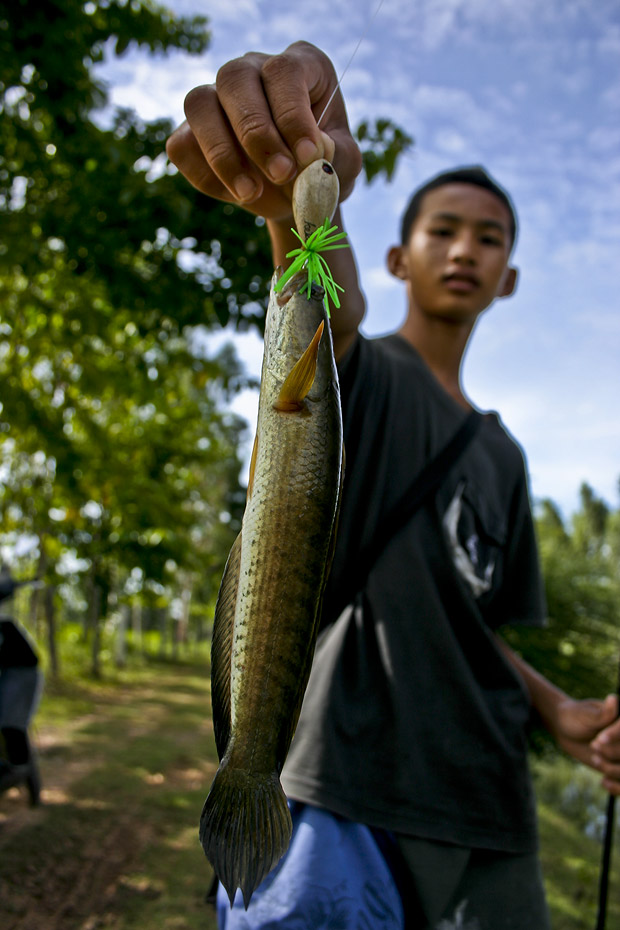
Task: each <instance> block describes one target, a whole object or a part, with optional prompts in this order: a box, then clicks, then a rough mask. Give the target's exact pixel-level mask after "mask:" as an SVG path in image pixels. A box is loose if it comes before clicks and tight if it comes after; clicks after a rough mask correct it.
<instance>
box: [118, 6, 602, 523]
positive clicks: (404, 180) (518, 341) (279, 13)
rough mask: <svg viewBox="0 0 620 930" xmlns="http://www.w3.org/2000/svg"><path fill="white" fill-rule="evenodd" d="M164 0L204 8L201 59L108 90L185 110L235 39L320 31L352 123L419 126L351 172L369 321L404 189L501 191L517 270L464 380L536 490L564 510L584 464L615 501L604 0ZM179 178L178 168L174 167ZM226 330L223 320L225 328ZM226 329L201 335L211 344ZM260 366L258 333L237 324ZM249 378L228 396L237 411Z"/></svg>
mask: <svg viewBox="0 0 620 930" xmlns="http://www.w3.org/2000/svg"><path fill="white" fill-rule="evenodd" d="M378 4H379V0H341V2H340V3H337V2H334V0H311V2H310V0H295V2H291V0H287V2H284V0H226V2H224V0H168V2H167V3H166V4H165V5H166V6H168V8H169V9H171V10H172V11H173V12H174V13H176V14H182V15H191V14H203V15H206V16H207V17H208V18H209V22H210V28H211V31H212V41H211V43H210V46H209V49H208V50H207V51H206V52H205V53H204V54H202V55H201V56H198V57H189V56H187V55H184V54H181V53H174V54H172V55H169V56H167V57H165V58H164V57H156V58H153V57H149V56H148V55H147V54H146V53H142V52H139V51H136V50H131V51H130V52H129V53H127V54H126V55H125V56H124V57H123V58H121V59H108V60H107V62H106V64H105V65H103V66H101V67H100V70H99V76H100V77H103V78H104V79H105V80H106V81H107V82H108V85H109V90H110V94H111V100H112V102H113V103H114V104H118V105H122V106H131V107H133V108H134V109H135V110H136V111H137V112H138V114H139V115H140V116H141V117H143V118H144V119H147V120H148V119H155V118H159V117H170V118H172V119H173V120H175V121H176V122H180V121H181V120H182V119H183V99H184V97H185V94H186V93H187V92H188V91H189V90H191V88H192V87H194V86H196V85H198V84H205V83H211V82H212V81H213V80H214V78H215V74H216V73H217V70H218V68H219V67H220V66H221V65H222V64H224V63H225V62H226V61H228V60H230V59H231V58H235V57H237V56H239V55H242V54H243V53H244V52H246V51H254V50H258V51H265V52H279V51H282V50H283V49H284V48H286V46H287V45H289V44H290V43H291V42H293V41H295V40H297V39H305V40H307V41H310V42H313V43H314V44H315V45H318V46H320V47H321V48H322V49H323V50H324V51H325V52H326V53H327V54H328V55H329V56H330V58H331V59H332V61H333V63H334V66H335V68H336V72H337V73H338V74H339V75H340V74H341V73H342V71H343V69H344V68H345V66H346V64H347V63H348V61H349V59H350V58H351V55H352V53H353V51H354V48H355V46H356V45H357V43H358V41H359V40H360V38H362V41H361V44H360V46H359V49H358V51H357V53H356V54H355V57H354V59H353V62H352V64H351V65H350V67H349V69H348V70H347V72H346V74H345V75H344V77H343V81H342V91H343V94H344V97H345V100H346V103H347V109H348V114H349V120H350V122H351V124H352V125H353V126H355V125H357V124H358V123H359V122H360V121H361V120H362V119H365V118H376V117H382V116H383V117H389V118H391V119H392V120H394V121H395V122H396V123H398V124H399V125H400V126H402V127H403V129H405V130H406V131H407V132H408V133H409V134H410V135H412V136H413V137H414V139H415V145H414V147H413V148H412V149H411V151H410V152H409V153H407V154H406V155H405V156H404V157H403V158H402V159H401V162H400V165H399V168H398V171H397V173H396V176H395V178H394V180H393V181H392V182H391V183H386V182H383V181H379V182H375V183H373V184H372V185H366V184H365V183H364V182H363V181H362V180H360V181H359V182H358V185H357V187H356V189H355V191H354V193H353V194H352V196H351V197H350V199H349V200H348V201H347V202H346V204H345V207H344V219H345V224H346V228H347V231H348V233H349V238H350V240H351V243H352V244H353V246H354V249H355V252H356V255H357V259H358V264H359V267H360V273H361V279H362V286H363V289H364V291H365V294H366V297H367V301H368V312H367V316H366V319H365V322H364V325H363V331H364V332H365V334H367V335H369V336H374V335H379V334H382V333H386V332H389V331H391V330H393V329H396V328H398V326H399V325H400V323H401V321H402V320H403V318H404V314H405V294H404V290H403V288H402V284H401V283H399V282H397V281H396V280H395V279H393V278H391V277H390V276H389V274H388V272H387V271H386V270H385V262H384V259H385V254H386V252H387V249H388V248H389V246H390V245H392V244H393V243H395V242H396V241H397V238H398V227H399V218H400V215H401V213H402V210H403V208H404V206H405V204H406V202H407V200H408V198H409V196H410V193H411V192H412V190H413V189H415V187H417V186H418V185H419V184H421V183H423V182H424V181H425V180H426V179H427V178H429V177H430V176H432V175H433V174H436V173H437V172H439V171H442V170H445V169H447V168H452V167H455V166H457V165H467V164H482V165H484V166H485V167H486V168H487V170H488V171H490V173H491V174H492V175H494V176H495V177H496V178H497V179H498V180H499V181H500V183H501V184H502V185H503V186H504V187H506V188H507V189H508V191H510V193H511V195H512V197H513V200H514V201H515V203H516V207H517V212H518V216H519V223H520V231H519V238H518V242H517V247H516V251H515V255H514V261H515V263H516V265H517V267H518V268H519V286H518V288H517V292H516V294H515V295H514V296H513V297H511V298H510V299H508V300H502V301H498V302H497V303H495V304H494V305H493V306H492V307H491V308H490V310H488V311H487V312H486V313H485V314H484V315H483V317H482V318H481V319H480V321H479V323H478V324H477V327H476V330H475V332H474V336H473V339H472V341H471V343H470V346H469V349H468V351H467V355H466V358H465V362H464V367H463V384H464V389H465V391H466V393H467V395H468V396H469V397H470V398H471V400H472V401H473V402H474V403H475V404H476V405H477V406H478V407H479V408H481V409H485V410H496V411H498V412H499V414H500V416H501V417H502V420H503V422H504V424H505V425H506V427H507V428H508V429H509V430H510V431H511V433H513V434H514V435H515V436H516V437H517V439H518V440H519V442H520V444H521V445H522V447H523V449H524V451H525V454H526V458H527V464H528V470H529V475H530V483H531V492H532V497H533V499H534V500H535V501H537V500H540V499H542V498H551V499H552V500H553V501H554V502H555V503H556V504H557V505H558V506H559V507H560V509H561V511H562V513H563V514H564V516H566V517H568V516H569V515H570V514H571V513H572V512H574V511H575V510H576V509H577V507H578V504H579V495H578V491H579V486H580V484H581V483H582V482H583V481H587V482H588V483H589V484H590V485H591V486H592V487H593V488H594V490H595V492H596V493H597V494H599V495H600V496H602V497H603V498H604V499H605V500H606V501H607V503H608V504H609V505H610V506H612V507H617V506H618V478H619V476H620V412H619V408H620V312H619V308H618V298H617V293H618V270H619V268H620V262H619V259H620V6H619V5H618V3H617V0H596V2H595V3H593V2H592V0H544V2H542V3H541V2H540V0H383V3H382V5H381V6H380V8H378ZM179 183H183V181H182V179H181V178H179ZM229 337H230V334H229V333H223V334H222V337H221V338H222V339H225V338H226V339H227V338H229ZM219 341H220V340H219V339H215V340H213V345H214V346H215V345H216V344H217V343H218V342H219ZM233 342H234V344H235V346H236V348H237V351H238V354H239V356H240V357H241V358H242V359H243V360H244V361H245V363H246V365H247V367H248V371H249V372H250V373H253V374H256V375H258V374H259V372H260V361H261V356H262V345H261V343H260V340H259V339H258V338H257V337H255V336H252V335H243V336H241V335H238V334H234V336H233ZM257 403H258V400H257V394H256V393H255V392H253V393H250V392H248V393H245V394H244V395H242V396H241V397H239V398H238V399H237V400H236V402H235V404H234V409H235V410H236V411H237V412H239V413H241V414H242V415H243V416H244V417H245V418H246V419H247V420H248V421H249V423H250V426H251V429H250V430H249V431H248V451H249V446H250V439H251V436H250V433H251V432H252V431H253V425H254V423H255V417H256V407H257Z"/></svg>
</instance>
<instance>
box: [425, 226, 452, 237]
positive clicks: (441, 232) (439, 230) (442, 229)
mask: <svg viewBox="0 0 620 930" xmlns="http://www.w3.org/2000/svg"><path fill="white" fill-rule="evenodd" d="M430 232H431V236H444V237H445V236H451V235H452V230H451V229H450V227H449V226H435V227H433V228H432V229H431V231H430Z"/></svg>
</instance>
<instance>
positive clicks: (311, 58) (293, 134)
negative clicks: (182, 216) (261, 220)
mask: <svg viewBox="0 0 620 930" xmlns="http://www.w3.org/2000/svg"><path fill="white" fill-rule="evenodd" d="M335 85H336V75H335V71H334V68H333V65H332V63H331V61H330V60H329V58H328V57H327V56H326V55H325V54H324V53H323V52H321V51H320V50H319V49H318V48H316V47H315V46H313V45H310V44H309V43H307V42H295V43H294V44H293V45H291V46H289V47H288V48H287V49H286V50H285V51H284V52H283V53H282V54H280V55H266V54H262V53H259V52H250V53H248V54H247V55H244V56H243V57H242V58H237V59H235V60H234V61H231V62H228V63H227V64H225V65H224V66H223V67H222V68H221V69H220V70H219V72H218V74H217V77H216V82H215V84H213V85H203V86H201V87H197V88H195V89H194V90H192V91H190V93H189V94H188V95H187V97H186V100H185V112H186V116H187V121H186V122H185V123H183V125H182V126H180V127H179V129H177V131H176V132H175V133H174V134H173V135H172V136H171V137H170V139H169V140H168V145H167V151H168V156H169V158H170V160H171V161H172V162H173V163H174V164H175V165H176V166H177V167H178V168H179V170H180V171H181V172H182V173H183V174H184V175H185V177H186V178H187V179H188V180H189V181H190V183H191V184H193V186H194V187H196V188H197V189H198V190H200V191H202V192H203V193H204V194H207V195H208V196H210V197H214V198H216V199H218V200H224V201H227V202H230V203H237V204H239V205H241V206H243V207H244V208H245V209H247V210H249V211H251V212H252V213H257V214H260V215H261V216H264V217H265V218H267V219H273V220H288V219H289V218H290V217H291V197H292V182H293V181H294V179H295V177H296V175H297V173H298V171H299V170H300V169H301V168H303V167H305V166H307V165H309V164H310V163H312V162H313V161H315V160H316V159H319V158H323V157H326V158H327V159H328V160H329V161H332V162H333V164H334V168H335V169H336V172H337V174H338V177H339V180H340V191H341V193H340V199H341V200H344V199H345V198H346V197H347V196H348V195H349V194H350V193H351V191H352V189H353V186H354V183H355V178H356V177H357V175H358V174H359V172H360V170H361V155H360V152H359V149H358V147H357V144H356V142H355V140H354V139H353V137H352V135H351V132H350V130H349V125H348V121H347V116H346V111H345V107H344V101H343V99H342V96H341V95H340V93H337V94H336V96H335V97H334V99H333V101H332V102H331V103H330V105H329V108H328V110H327V112H326V114H325V118H324V122H323V125H322V128H321V129H319V127H318V125H317V119H318V118H319V116H320V115H321V113H322V111H323V109H324V107H325V105H326V103H327V101H328V100H329V97H330V95H331V92H332V91H333V89H334V86H335Z"/></svg>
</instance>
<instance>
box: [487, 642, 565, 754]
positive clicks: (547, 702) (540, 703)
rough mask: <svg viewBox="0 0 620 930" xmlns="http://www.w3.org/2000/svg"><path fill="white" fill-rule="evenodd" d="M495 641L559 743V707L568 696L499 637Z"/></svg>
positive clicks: (545, 724) (560, 740)
mask: <svg viewBox="0 0 620 930" xmlns="http://www.w3.org/2000/svg"><path fill="white" fill-rule="evenodd" d="M497 642H498V643H499V646H500V649H501V650H502V652H503V653H504V655H505V656H506V658H507V659H508V661H509V662H510V664H511V665H512V667H513V668H514V669H516V671H517V672H518V673H519V675H520V676H521V678H522V679H523V682H524V684H525V687H526V688H527V691H528V694H529V696H530V700H531V702H532V706H533V708H534V710H535V711H536V712H537V714H538V716H539V717H540V719H541V721H542V723H543V725H544V727H545V729H547V730H548V731H549V733H550V734H551V736H553V738H554V739H555V740H557V741H558V742H559V743H561V742H562V734H561V729H560V709H561V707H562V706H563V704H564V703H565V702H566V701H568V700H570V698H569V697H568V695H566V694H565V693H564V692H563V691H561V690H560V688H557V687H556V686H555V685H554V684H552V683H551V682H550V681H549V680H548V679H547V678H545V677H544V676H543V675H541V674H540V672H537V671H536V669H534V668H532V666H531V665H528V663H527V662H526V661H525V660H524V659H522V658H521V656H519V655H517V653H516V652H514V651H513V650H512V649H511V648H510V647H509V646H508V645H507V644H506V643H505V642H504V640H503V639H502V638H501V637H499V636H498V637H497Z"/></svg>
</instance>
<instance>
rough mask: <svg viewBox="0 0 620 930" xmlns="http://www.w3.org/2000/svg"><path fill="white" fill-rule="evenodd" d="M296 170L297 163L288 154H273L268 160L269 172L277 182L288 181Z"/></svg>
mask: <svg viewBox="0 0 620 930" xmlns="http://www.w3.org/2000/svg"><path fill="white" fill-rule="evenodd" d="M294 171H295V165H294V163H293V161H292V159H290V158H289V157H288V155H282V154H278V155H273V156H272V157H271V158H270V159H269V161H268V162H267V173H268V174H269V177H270V178H271V180H272V181H275V182H276V184H280V183H282V182H283V181H288V179H289V178H290V177H291V175H292V174H293V172H294Z"/></svg>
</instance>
